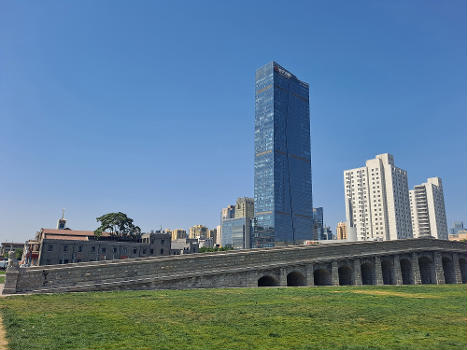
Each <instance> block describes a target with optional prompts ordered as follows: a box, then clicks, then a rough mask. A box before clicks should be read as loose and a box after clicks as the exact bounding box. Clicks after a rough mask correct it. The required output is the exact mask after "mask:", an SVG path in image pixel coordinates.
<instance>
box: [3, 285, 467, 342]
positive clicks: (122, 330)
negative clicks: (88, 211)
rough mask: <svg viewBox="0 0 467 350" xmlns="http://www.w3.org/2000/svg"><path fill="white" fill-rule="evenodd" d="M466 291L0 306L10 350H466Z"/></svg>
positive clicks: (220, 293) (33, 299)
mask: <svg viewBox="0 0 467 350" xmlns="http://www.w3.org/2000/svg"><path fill="white" fill-rule="evenodd" d="M466 294H467V287H466V286H465V285H445V286H401V287H395V286H394V287H318V288H306V287H301V288H255V289H192V290H183V291H129V292H96V293H73V294H54V295H32V296H12V297H8V298H0V311H1V314H2V316H3V322H4V325H5V328H6V331H7V337H8V340H9V342H10V349H21V350H26V349H106V350H107V349H177V350H180V349H203V350H209V349H216V350H218V349H219V350H220V349H238V350H243V349H271V350H274V349H294V350H295V349H336V350H337V349H404V350H407V349H416V350H421V349H424V350H427V349H436V350H443V349H459V350H461V349H465V348H466V344H467V311H466V308H467V298H466Z"/></svg>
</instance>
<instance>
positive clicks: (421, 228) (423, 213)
mask: <svg viewBox="0 0 467 350" xmlns="http://www.w3.org/2000/svg"><path fill="white" fill-rule="evenodd" d="M409 195H410V209H411V216H412V227H413V236H414V237H415V238H417V237H424V236H432V237H435V238H438V239H448V225H447V222H446V209H445V207H444V192H443V184H442V182H441V179H440V178H439V177H430V178H428V179H427V182H425V183H422V184H421V185H417V186H415V187H414V189H413V190H410V191H409Z"/></svg>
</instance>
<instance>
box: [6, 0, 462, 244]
mask: <svg viewBox="0 0 467 350" xmlns="http://www.w3.org/2000/svg"><path fill="white" fill-rule="evenodd" d="M272 60H275V61H277V62H278V63H280V64H281V65H282V66H284V67H285V68H287V69H288V70H290V71H291V72H293V73H294V74H295V75H297V77H298V78H299V79H301V80H304V81H306V82H308V83H309V84H310V109H311V147H312V168H313V191H314V193H313V202H314V206H323V207H324V216H325V222H326V223H327V224H328V225H330V226H331V227H332V229H333V231H335V226H336V223H337V222H338V221H340V220H344V219H345V211H344V188H343V171H344V170H345V169H349V168H355V167H359V166H363V165H364V162H365V160H366V159H370V158H373V157H374V156H375V155H376V154H379V153H385V152H389V153H392V154H393V155H394V158H395V163H396V166H398V167H401V168H403V169H406V170H407V171H408V177H409V187H413V186H414V185H415V184H419V183H422V182H424V181H425V180H426V178H427V177H432V176H439V177H441V178H442V180H443V182H444V190H445V201H446V209H447V217H448V224H449V226H451V224H452V222H453V221H457V220H461V221H464V222H465V221H466V212H467V201H466V199H467V186H466V179H467V162H466V161H467V147H466V146H467V144H466V131H467V123H466V121H467V118H466V5H465V0H450V1H438V0H419V1H417V0H412V1H406V0H401V1H397V0H392V1H374V0H367V1H359V0H354V1H347V0H345V1H344V0H343V1H302V2H300V1H291V2H274V1H230V2H225V1H209V2H205V1H184V2H179V1H164V2H162V1H161V2H156V1H114V0H112V1H83V0H80V1H58V0H57V1H2V2H0V225H1V226H0V239H1V240H14V241H24V240H26V239H28V238H31V237H33V235H34V232H35V231H37V230H39V229H40V228H41V227H54V226H55V225H56V220H57V218H58V217H59V216H60V212H61V208H66V217H67V218H68V224H69V226H70V227H71V228H73V229H95V228H96V227H97V223H96V219H95V218H96V217H97V216H100V215H102V214H104V213H107V212H110V211H123V212H125V213H127V214H128V215H129V216H130V217H132V218H134V220H135V223H136V224H138V225H140V226H141V228H142V229H143V230H150V229H158V228H159V227H160V226H161V225H162V227H163V228H166V227H169V228H176V227H181V228H188V227H190V226H192V225H195V224H204V225H207V226H209V227H213V226H215V225H217V224H218V222H219V212H220V210H221V208H222V207H225V206H226V205H228V204H233V203H235V200H236V198H237V197H239V196H253V174H254V171H253V161H254V155H253V154H254V144H253V129H254V74H255V70H256V69H257V68H258V67H260V66H262V65H263V64H265V63H267V62H270V61H272Z"/></svg>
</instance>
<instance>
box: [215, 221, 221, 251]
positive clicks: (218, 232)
mask: <svg viewBox="0 0 467 350" xmlns="http://www.w3.org/2000/svg"><path fill="white" fill-rule="evenodd" d="M221 242H222V225H217V226H216V239H215V244H216V245H218V246H220V245H221Z"/></svg>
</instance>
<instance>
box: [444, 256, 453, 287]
mask: <svg viewBox="0 0 467 350" xmlns="http://www.w3.org/2000/svg"><path fill="white" fill-rule="evenodd" d="M442 262H443V273H444V281H445V283H447V284H454V283H456V272H455V270H454V263H453V261H452V260H451V259H450V258H448V257H447V256H443V259H442Z"/></svg>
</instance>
